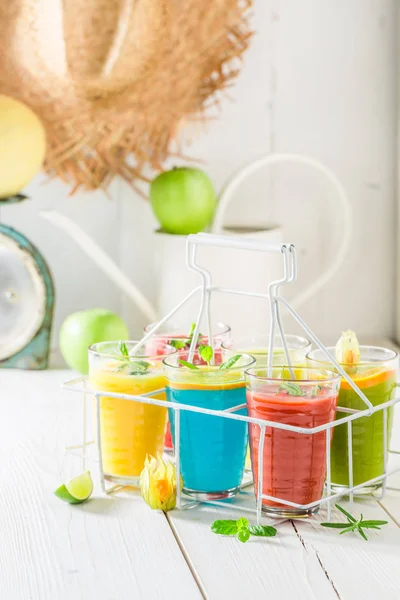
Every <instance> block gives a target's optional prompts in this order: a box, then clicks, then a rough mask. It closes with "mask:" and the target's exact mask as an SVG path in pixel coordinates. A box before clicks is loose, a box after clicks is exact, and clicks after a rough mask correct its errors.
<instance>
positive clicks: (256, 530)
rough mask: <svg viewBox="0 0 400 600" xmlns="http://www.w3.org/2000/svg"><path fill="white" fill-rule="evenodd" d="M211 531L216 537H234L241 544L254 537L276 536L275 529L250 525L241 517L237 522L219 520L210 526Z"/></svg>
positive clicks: (267, 526) (268, 526)
mask: <svg viewBox="0 0 400 600" xmlns="http://www.w3.org/2000/svg"><path fill="white" fill-rule="evenodd" d="M211 531H212V532H213V533H217V534H218V535H228V536H233V535H234V536H236V538H237V539H238V540H239V542H242V543H243V544H244V543H245V542H247V540H249V539H250V536H252V535H253V536H255V537H274V536H275V535H276V534H277V530H276V529H275V527H271V526H270V525H250V523H249V522H248V520H247V519H245V518H244V517H241V518H240V519H237V521H233V520H230V519H219V520H217V521H214V523H213V524H212V525H211Z"/></svg>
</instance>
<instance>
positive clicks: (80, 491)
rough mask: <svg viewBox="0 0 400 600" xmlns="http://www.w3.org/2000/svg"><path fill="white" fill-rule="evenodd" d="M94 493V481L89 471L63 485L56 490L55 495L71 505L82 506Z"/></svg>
mask: <svg viewBox="0 0 400 600" xmlns="http://www.w3.org/2000/svg"><path fill="white" fill-rule="evenodd" d="M92 492H93V481H92V478H91V476H90V472H89V471H85V472H84V473H82V475H78V476H77V477H74V478H73V479H71V481H68V483H65V484H64V483H63V484H62V485H60V487H59V488H57V489H56V490H55V492H54V493H55V495H56V496H57V498H60V500H63V501H64V502H68V503H69V504H80V503H81V502H85V500H87V499H88V498H90V496H91V495H92Z"/></svg>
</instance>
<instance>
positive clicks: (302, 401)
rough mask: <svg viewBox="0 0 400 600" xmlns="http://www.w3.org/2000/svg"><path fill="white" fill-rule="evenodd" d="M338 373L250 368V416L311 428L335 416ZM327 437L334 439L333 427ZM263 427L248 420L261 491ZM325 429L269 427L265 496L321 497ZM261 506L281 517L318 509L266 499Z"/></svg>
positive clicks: (302, 501)
mask: <svg viewBox="0 0 400 600" xmlns="http://www.w3.org/2000/svg"><path fill="white" fill-rule="evenodd" d="M339 386H340V375H338V374H337V373H335V372H334V371H330V370H328V369H321V368H309V367H293V370H292V375H291V374H290V373H289V370H288V367H287V366H280V367H278V366H275V367H274V368H273V370H272V376H271V377H267V376H266V369H265V368H261V369H260V368H258V369H257V368H256V369H249V370H248V371H246V387H247V392H246V399H247V409H248V415H249V417H254V418H257V419H263V420H266V421H273V422H275V423H280V424H285V425H290V426H294V427H302V428H306V429H310V428H313V427H318V426H320V425H325V424H327V423H332V422H333V421H334V419H335V414H336V405H337V398H338V393H339ZM333 429H334V428H331V429H330V430H328V436H330V438H332V431H333ZM260 432H261V429H260V426H259V425H256V424H252V423H250V424H249V435H250V455H251V463H252V471H253V477H254V482H255V490H256V495H257V481H258V454H259V445H260V439H261V435H260ZM326 435H327V433H326V431H325V430H323V431H320V432H318V433H307V432H306V433H300V432H298V431H293V430H287V429H278V428H276V427H272V426H267V427H266V428H265V433H264V448H263V453H262V456H263V467H262V473H263V480H262V494H263V496H264V495H265V496H272V497H274V498H276V499H279V500H286V501H288V502H293V503H296V504H299V505H307V504H310V503H312V502H315V501H317V500H320V499H321V498H322V494H323V489H324V482H325V477H326ZM262 510H263V512H265V513H268V514H270V515H274V516H277V517H306V516H309V515H311V514H313V513H315V512H317V510H318V507H311V508H299V507H294V506H290V505H285V504H283V503H282V502H279V501H278V500H270V499H267V498H263V500H262Z"/></svg>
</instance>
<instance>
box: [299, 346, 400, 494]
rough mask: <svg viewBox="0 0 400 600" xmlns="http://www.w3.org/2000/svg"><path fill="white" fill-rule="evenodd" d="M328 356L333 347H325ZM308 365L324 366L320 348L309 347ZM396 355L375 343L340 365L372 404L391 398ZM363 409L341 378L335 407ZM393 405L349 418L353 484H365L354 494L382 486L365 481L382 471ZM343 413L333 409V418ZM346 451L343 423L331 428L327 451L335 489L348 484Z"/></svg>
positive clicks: (364, 406) (340, 488)
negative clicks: (352, 361) (356, 358)
mask: <svg viewBox="0 0 400 600" xmlns="http://www.w3.org/2000/svg"><path fill="white" fill-rule="evenodd" d="M328 350H329V352H330V354H331V355H332V356H334V355H335V348H334V347H331V348H328ZM307 359H308V361H309V364H310V365H314V366H315V365H320V366H321V365H326V364H327V358H326V355H325V354H324V353H323V352H322V350H313V351H312V352H310V353H309V354H308V355H307ZM398 365H399V357H398V355H397V353H396V352H395V351H394V350H389V349H388V348H380V347H377V346H360V361H359V363H357V364H352V365H351V366H350V365H346V364H342V365H341V366H342V367H343V369H345V371H346V372H347V374H348V375H349V376H350V377H351V379H352V380H353V381H354V383H355V384H356V385H357V386H358V387H359V388H360V389H361V390H362V391H363V392H364V394H365V395H366V397H367V398H368V400H369V401H370V402H371V404H372V405H373V406H378V405H379V404H383V403H384V402H388V401H389V400H392V399H393V398H394V396H395V389H396V372H397V369H398ZM341 406H342V407H343V408H350V409H355V410H365V409H366V408H367V407H366V405H365V403H364V402H363V401H362V400H361V398H360V397H359V396H358V395H357V394H356V392H355V391H354V390H353V389H352V388H351V387H350V385H349V383H348V382H347V381H346V380H345V379H342V381H341V384H340V391H339V400H338V407H341ZM393 414H394V406H391V407H389V408H387V409H386V420H385V411H383V410H380V411H377V412H376V413H374V414H372V415H371V416H370V417H361V418H359V419H355V420H354V421H352V436H351V438H352V458H353V485H361V484H362V483H366V485H365V486H362V487H361V488H359V489H358V490H356V491H355V493H356V494H368V493H370V492H372V491H374V490H376V489H378V488H380V487H381V486H382V481H377V482H371V483H370V484H369V483H368V482H369V481H370V480H371V479H375V478H376V477H379V476H381V475H383V474H384V470H385V461H386V459H387V452H386V456H385V452H384V425H385V427H386V428H387V446H389V441H390V436H391V431H392V425H393ZM345 416H347V413H344V412H342V411H340V409H339V410H338V412H337V418H338V419H340V418H343V417H345ZM348 460H349V452H348V429H347V423H343V425H338V426H337V427H335V435H334V437H333V442H332V453H331V480H332V486H333V487H334V488H335V489H338V490H343V488H348V487H349V464H348Z"/></svg>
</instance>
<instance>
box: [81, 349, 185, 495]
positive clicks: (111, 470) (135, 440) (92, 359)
mask: <svg viewBox="0 0 400 600" xmlns="http://www.w3.org/2000/svg"><path fill="white" fill-rule="evenodd" d="M137 343H138V342H134V341H127V342H125V345H126V348H127V350H128V352H129V351H132V349H133V348H134V347H135V346H136V345H137ZM174 352H176V350H175V349H174V348H172V347H171V346H168V345H166V344H163V343H160V342H154V341H153V342H151V343H149V344H146V346H145V347H142V348H140V349H139V351H138V352H137V353H135V355H133V356H122V355H121V353H120V351H119V345H118V342H101V343H98V344H94V345H93V346H90V348H89V380H90V385H91V388H92V389H94V390H99V391H106V392H114V393H119V394H131V395H139V394H144V393H147V392H153V391H155V390H162V391H160V393H159V394H157V395H155V396H153V398H156V399H159V400H166V395H165V376H164V373H163V367H162V360H163V359H164V358H165V357H166V356H169V355H171V354H173V353H174ZM99 418H100V434H101V456H102V462H103V471H104V475H105V477H106V478H107V479H108V480H110V481H114V482H115V483H122V484H127V483H133V484H136V483H138V480H139V477H140V473H141V471H142V469H143V466H144V461H145V458H146V454H151V455H152V456H156V454H157V452H160V453H162V452H163V449H164V437H165V429H166V423H167V408H166V407H165V408H163V407H160V406H152V405H150V404H144V403H141V402H132V401H130V400H123V399H120V398H112V397H109V396H103V395H102V396H100V415H99Z"/></svg>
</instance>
